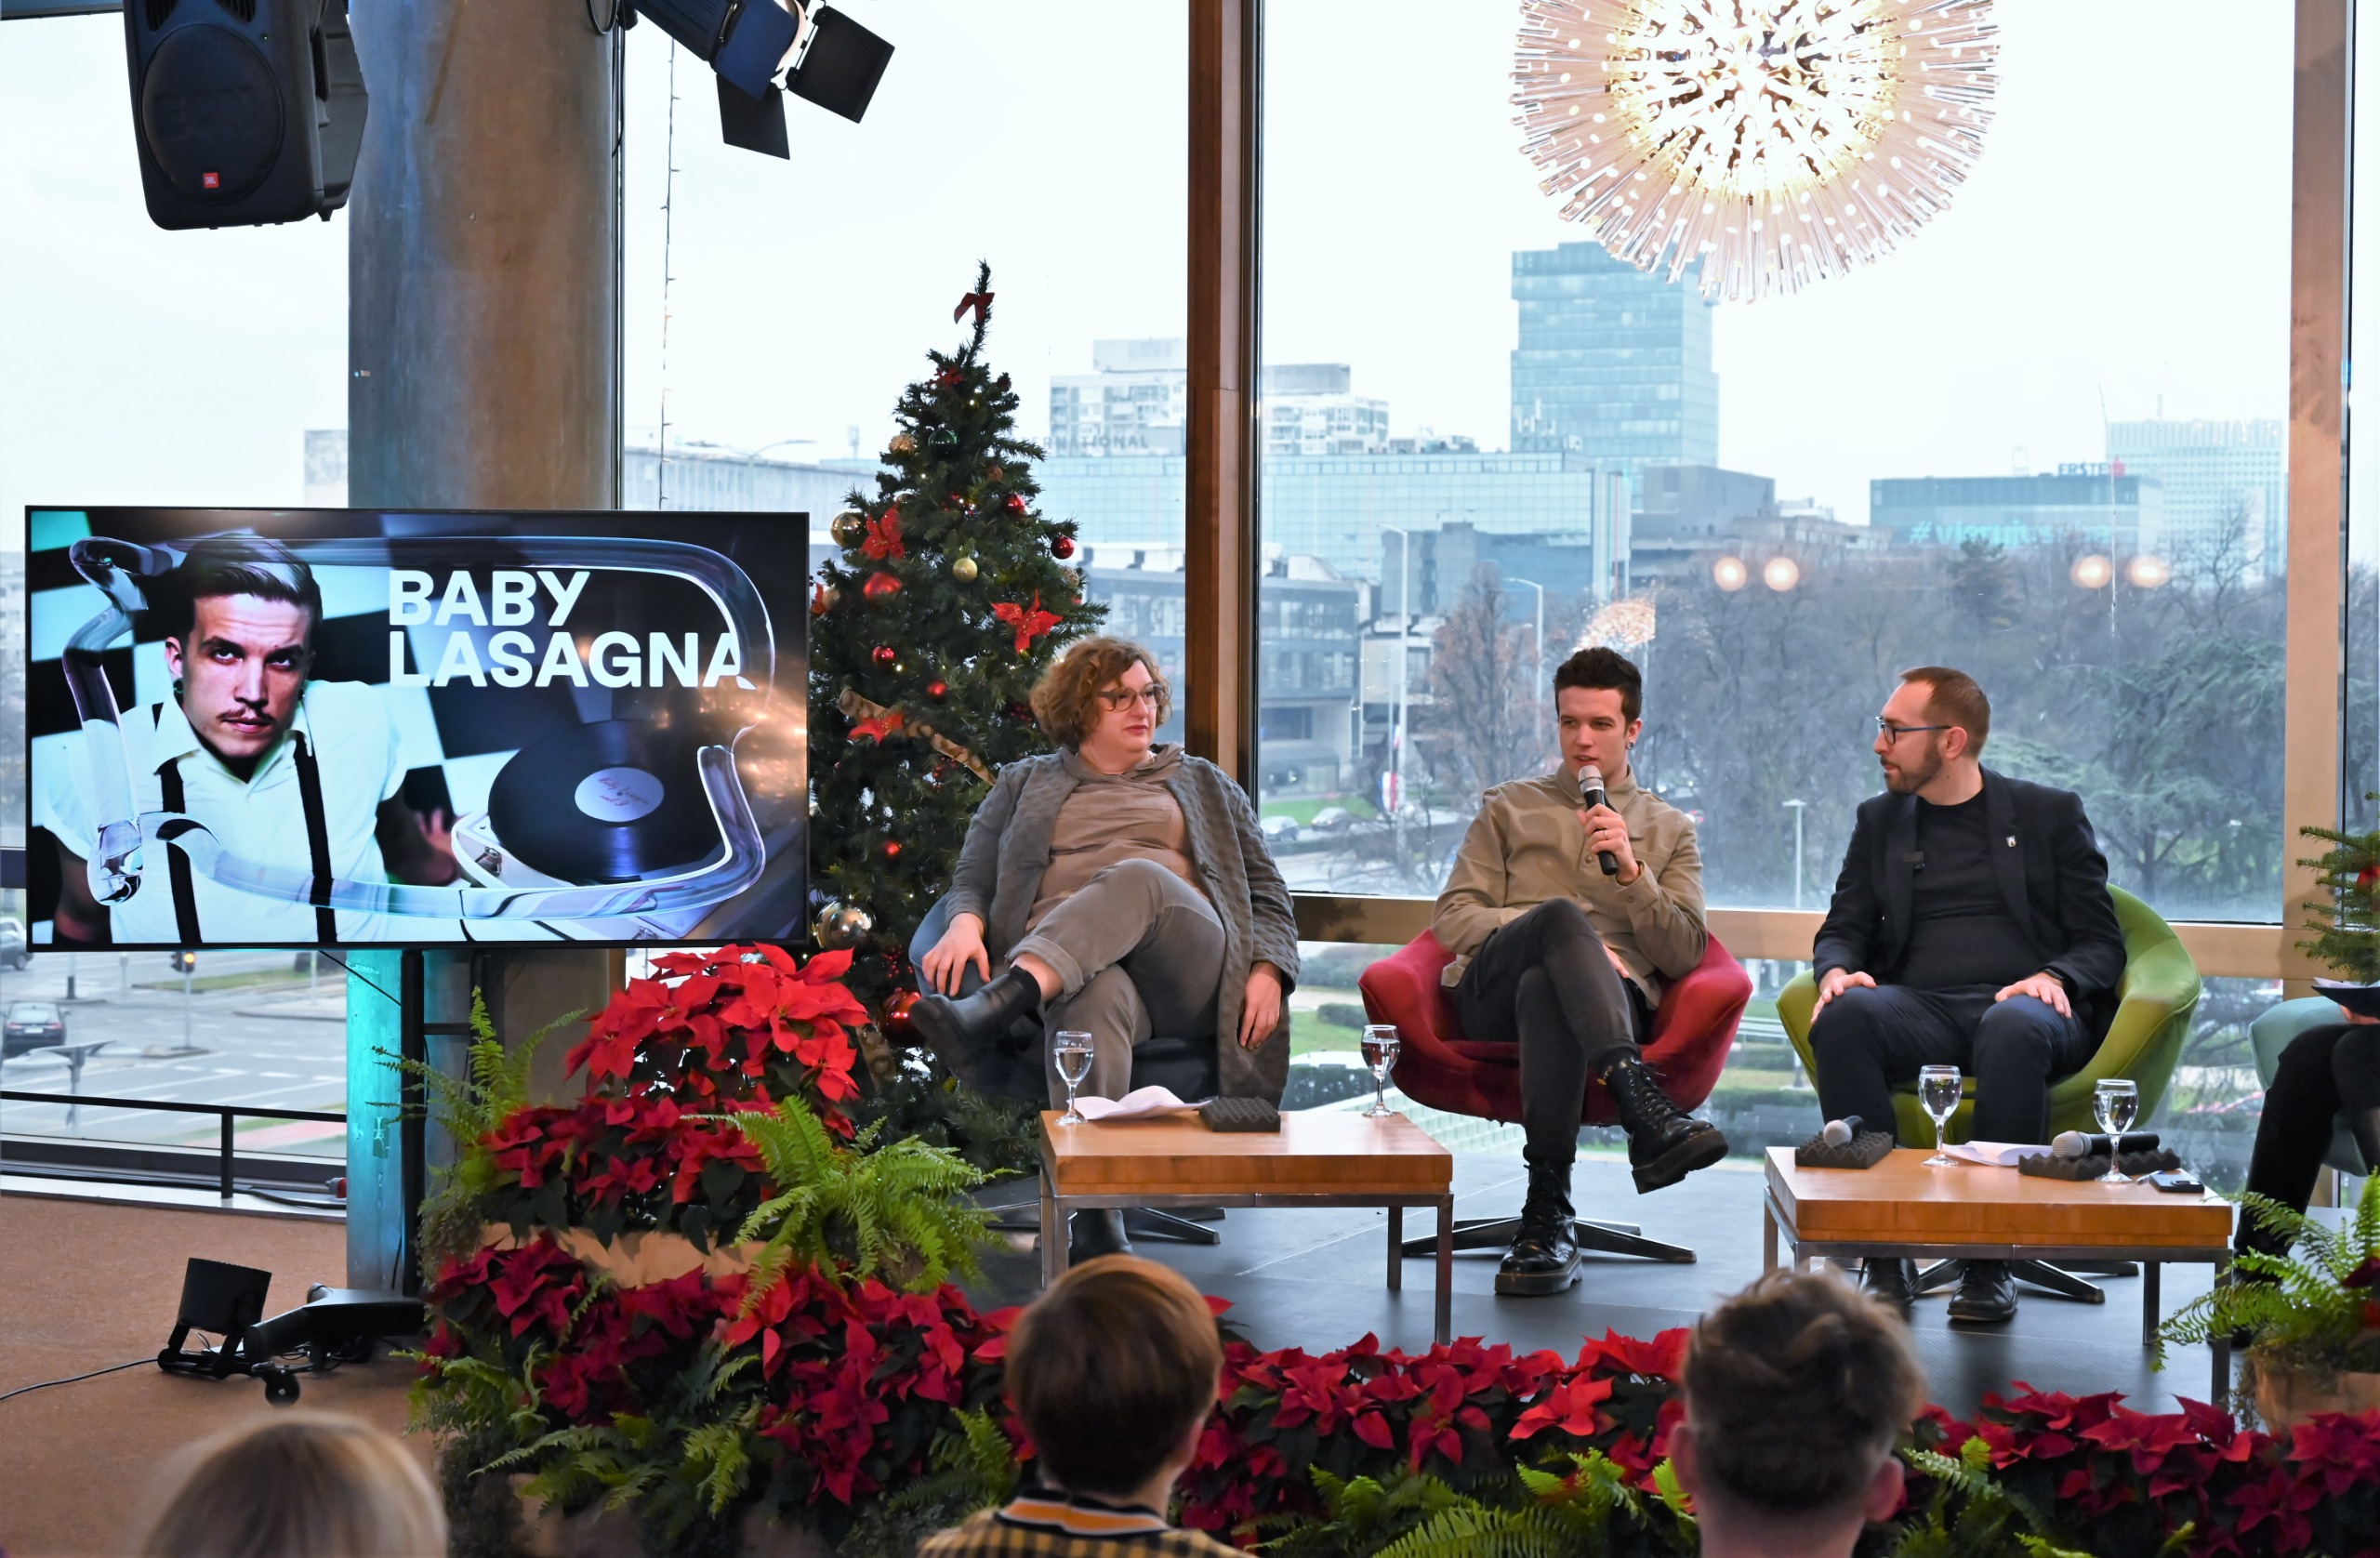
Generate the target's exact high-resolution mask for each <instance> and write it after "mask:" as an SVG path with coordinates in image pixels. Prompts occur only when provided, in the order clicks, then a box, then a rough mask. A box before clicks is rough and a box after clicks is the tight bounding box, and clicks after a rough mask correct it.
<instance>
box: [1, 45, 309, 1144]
mask: <svg viewBox="0 0 2380 1558" xmlns="http://www.w3.org/2000/svg"><path fill="white" fill-rule="evenodd" d="M0 31H5V37H0V44H5V47H0V144H6V145H7V146H8V147H9V148H11V155H10V157H9V163H8V171H7V179H6V188H7V200H8V205H9V209H10V221H9V225H8V241H7V243H6V244H0V294H5V295H6V296H7V297H8V298H10V299H11V303H10V306H9V307H8V308H7V310H0V363H6V364H7V370H6V372H0V427H5V428H6V429H7V432H6V433H5V434H0V439H5V444H0V548H5V549H0V836H5V841H6V844H7V847H9V848H11V849H14V848H20V847H21V846H22V844H23V841H24V839H23V829H24V819H25V791H24V767H23V738H24V695H25V688H24V675H23V655H24V648H25V646H24V632H25V591H26V588H27V586H28V580H27V579H26V577H25V560H24V545H25V535H24V513H25V507H26V505H28V504H33V503H41V504H119V503H121V504H158V503H162V504H178V505H179V504H187V505H192V506H204V505H209V504H224V505H250V506H255V505H261V506H286V507H296V506H298V505H299V504H303V503H333V504H336V503H339V502H343V501H344V490H345V466H344V445H343V439H342V437H341V435H340V434H339V432H338V429H342V428H343V427H344V426H345V424H346V420H347V388H346V386H347V223H346V220H345V219H344V218H339V219H337V220H334V221H331V222H329V223H321V222H299V223H292V224H290V225H288V226H285V227H274V228H262V229H252V230H241V229H231V230H226V231H213V232H209V231H192V232H164V231H159V230H157V229H156V228H154V227H152V226H151V225H150V222H149V218H148V216H147V214H146V212H145V210H144V208H143V206H142V203H141V194H140V175H139V167H138V165H136V163H135V162H134V153H133V142H132V129H131V125H130V124H129V122H128V115H129V114H130V112H131V108H130V105H129V101H128V99H127V97H126V88H125V74H124V71H125V65H124V22H123V19H122V18H120V17H115V16H91V17H65V18H55V19H47V20H34V21H24V20H20V21H11V22H8V23H6V24H5V28H0ZM46 582H48V583H54V582H55V581H44V580H40V579H34V580H32V581H30V583H31V585H32V587H33V588H43V586H44V585H45V583H46ZM51 653H53V654H54V653H55V651H52V652H51ZM33 868H34V869H36V870H38V869H41V868H42V863H40V862H35V863H33ZM23 912H24V910H23V901H22V895H21V894H18V893H13V892H12V893H7V894H5V895H0V916H5V918H7V922H8V923H7V924H6V925H0V1015H6V1016H7V1018H8V1020H9V1027H10V1032H9V1033H8V1035H7V1036H6V1038H5V1039H0V1087H6V1088H7V1089H11V1090H20V1091H27V1092H46V1093H59V1094H70V1095H71V1094H75V1093H81V1094H90V1095H98V1096H101V1097H113V1098H136V1099H147V1100H162V1101H167V1102H182V1103H216V1104H236V1105H242V1106H260V1107H266V1108H283V1109H305V1110H337V1109H339V1108H340V1107H342V1106H343V1104H344V1102H345V1100H346V1096H347V1075H346V1030H345V1025H344V1024H345V1012H346V995H345V992H346V981H345V978H344V976H343V974H342V973H341V970H339V969H338V968H337V966H336V965H335V964H333V963H331V962H330V961H328V960H323V961H320V962H319V963H317V962H316V961H315V960H314V959H313V958H312V957H310V956H302V955H301V956H297V957H293V955H292V954H290V953H286V952H272V953H240V952H219V953H208V954H205V955H204V956H203V957H200V958H199V960H198V965H197V967H195V968H193V969H190V970H182V969H179V968H177V967H176V966H174V964H173V962H172V960H171V959H170V958H168V957H166V956H165V955H164V954H160V953H153V952H152V953H140V954H119V953H84V954H80V955H69V954H44V955H41V956H38V957H34V958H33V960H32V961H31V962H30V963H25V962H22V961H21V960H20V958H18V957H16V956H15V953H16V950H17V949H18V948H20V947H21V945H22V943H21V941H20V940H17V939H15V938H16V937H17V936H19V935H20V934H21V933H22V932H25V931H31V932H32V933H33V936H34V939H35V940H36V941H38V940H40V939H42V934H43V931H44V929H45V928H44V927H42V926H38V925H36V926H33V927H27V926H25V925H24V924H23V923H22V916H23ZM12 964H14V965H15V966H11V965H12ZM20 1019H22V1021H20ZM53 1022H54V1023H55V1027H54V1028H53V1027H52V1026H50V1024H51V1023H53ZM0 1132H5V1133H6V1134H7V1135H8V1136H11V1137H16V1138H20V1139H22V1138H26V1137H37V1138H48V1139H51V1140H52V1141H53V1142H55V1141H56V1140H57V1139H61V1138H70V1139H80V1140H84V1141H90V1142H139V1143H143V1144H147V1145H168V1146H178V1145H186V1146H193V1147H206V1148H212V1147H213V1146H214V1145H215V1144H216V1142H217V1141H218V1123H217V1121H216V1119H215V1118H214V1117H213V1116H193V1115H182V1114H169V1113H158V1112H153V1111H142V1110H131V1109H120V1108H110V1107H97V1106H89V1105H82V1106H75V1105H61V1104H47V1103H6V1104H0ZM236 1138H237V1142H238V1145H239V1149H240V1152H241V1153H242V1155H244V1156H245V1155H322V1156H328V1157H333V1158H336V1157H338V1156H340V1155H343V1154H344V1153H345V1151H346V1144H347V1143H346V1133H345V1129H344V1128H343V1127H341V1126H339V1125H337V1124H336V1123H330V1122H323V1121H277V1120H272V1119H248V1120H243V1121H240V1122H238V1128H237V1130H236ZM199 1167H200V1168H201V1169H211V1165H201V1166H199Z"/></svg>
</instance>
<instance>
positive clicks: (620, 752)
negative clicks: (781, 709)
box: [487, 720, 719, 882]
mask: <svg viewBox="0 0 2380 1558" xmlns="http://www.w3.org/2000/svg"><path fill="white" fill-rule="evenodd" d="M702 745H703V741H702V738H701V737H700V736H698V735H694V734H691V733H689V734H680V733H674V732H670V731H658V730H655V729H654V728H653V727H652V726H650V725H644V724H640V723H637V722H635V721H633V720H602V721H601V722H600V723H597V724H592V725H579V726H575V727H574V728H572V729H570V730H566V731H561V732H557V733H555V734H552V735H549V736H547V737H546V738H545V739H543V740H541V741H537V742H535V743H533V744H531V745H530V746H523V747H522V749H521V750H520V751H518V752H516V753H514V754H513V755H512V758H511V759H510V760H509V761H508V762H507V763H506V764H505V765H504V767H503V769H502V771H501V772H498V773H497V774H496V783H495V784H494V785H492V786H489V787H488V794H487V811H488V821H489V823H490V825H492V826H493V827H494V829H495V832H496V839H497V841H498V842H500V843H501V844H502V845H503V846H504V848H506V849H507V850H509V851H510V852H512V853H513V854H514V855H516V856H518V857H519V858H520V860H521V863H522V865H528V866H530V867H532V868H534V869H536V870H538V871H542V872H544V873H545V874H546V875H547V876H549V877H558V878H562V880H564V881H573V882H628V881H635V880H637V879H638V878H642V877H650V876H654V875H656V874H658V873H661V872H664V871H668V870H670V869H672V868H675V867H678V866H683V865H693V864H694V863H695V862H697V861H700V860H703V859H706V858H707V857H708V856H710V855H711V854H713V853H715V852H717V851H718V849H719V826H718V824H717V822H716V821H715V820H714V819H713V818H712V816H711V811H710V801H709V799H708V798H707V797H706V796H705V795H704V793H703V786H702V776H701V772H700V771H699V770H698V768H697V767H696V765H695V762H694V752H695V749H696V748H698V747H699V746H702Z"/></svg>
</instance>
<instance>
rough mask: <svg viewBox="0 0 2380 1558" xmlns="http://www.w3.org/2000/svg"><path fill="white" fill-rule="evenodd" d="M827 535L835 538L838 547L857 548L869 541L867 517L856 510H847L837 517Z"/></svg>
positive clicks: (828, 528)
mask: <svg viewBox="0 0 2380 1558" xmlns="http://www.w3.org/2000/svg"><path fill="white" fill-rule="evenodd" d="M826 534H827V535H831V536H833V537H834V538H835V545H837V546H838V547H856V546H858V545H859V544H860V543H861V542H862V541H865V540H866V539H867V516H866V515H865V514H863V513H861V512H860V511H859V510H858V509H856V508H846V509H844V510H843V511H842V512H841V513H840V514H838V515H836V516H835V519H834V522H833V523H831V524H829V525H828V526H827V527H826Z"/></svg>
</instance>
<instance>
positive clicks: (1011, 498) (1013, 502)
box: [1001, 493, 1025, 514]
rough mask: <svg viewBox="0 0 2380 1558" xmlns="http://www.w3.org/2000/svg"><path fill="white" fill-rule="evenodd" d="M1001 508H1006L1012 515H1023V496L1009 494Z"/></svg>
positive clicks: (1021, 494) (1020, 494)
mask: <svg viewBox="0 0 2380 1558" xmlns="http://www.w3.org/2000/svg"><path fill="white" fill-rule="evenodd" d="M1001 507H1002V508H1006V509H1007V510H1008V511H1009V512H1010V513H1012V514H1023V513H1024V512H1025V495H1024V494H1023V493H1011V494H1009V495H1008V501H1007V502H1006V503H1004V504H1002V505H1001Z"/></svg>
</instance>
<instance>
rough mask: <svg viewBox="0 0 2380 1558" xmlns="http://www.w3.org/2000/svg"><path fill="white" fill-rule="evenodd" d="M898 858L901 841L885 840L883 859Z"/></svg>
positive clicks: (895, 839)
mask: <svg viewBox="0 0 2380 1558" xmlns="http://www.w3.org/2000/svg"><path fill="white" fill-rule="evenodd" d="M900 857H901V840H899V839H898V838H887V839H886V840H884V858H885V859H887V860H898V859H899V858H900Z"/></svg>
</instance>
